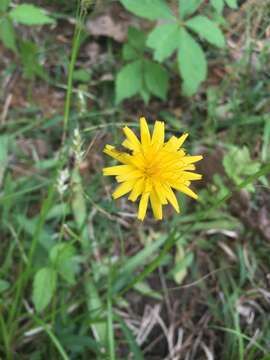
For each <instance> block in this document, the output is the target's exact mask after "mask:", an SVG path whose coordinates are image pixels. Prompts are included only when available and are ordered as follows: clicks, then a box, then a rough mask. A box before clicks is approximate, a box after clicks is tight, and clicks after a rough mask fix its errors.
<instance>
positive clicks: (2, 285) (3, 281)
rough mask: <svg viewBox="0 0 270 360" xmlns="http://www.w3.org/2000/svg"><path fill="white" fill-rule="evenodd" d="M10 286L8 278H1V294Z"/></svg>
mask: <svg viewBox="0 0 270 360" xmlns="http://www.w3.org/2000/svg"><path fill="white" fill-rule="evenodd" d="M9 287H10V284H9V282H7V281H6V280H2V279H0V294H1V293H2V292H5V291H6V290H7V289H8V288H9Z"/></svg>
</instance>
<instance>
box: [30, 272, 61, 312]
mask: <svg viewBox="0 0 270 360" xmlns="http://www.w3.org/2000/svg"><path fill="white" fill-rule="evenodd" d="M55 288H56V272H55V270H54V269H51V268H49V267H44V268H42V269H40V270H39V271H38V272H37V273H36V275H35V278H34V289H33V302H34V305H35V308H36V311H38V312H40V311H42V310H44V309H45V307H46V306H47V305H48V304H49V302H50V301H51V299H52V296H53V294H54V291H55Z"/></svg>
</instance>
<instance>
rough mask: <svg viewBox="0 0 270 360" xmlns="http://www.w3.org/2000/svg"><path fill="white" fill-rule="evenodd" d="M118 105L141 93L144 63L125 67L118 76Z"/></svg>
mask: <svg viewBox="0 0 270 360" xmlns="http://www.w3.org/2000/svg"><path fill="white" fill-rule="evenodd" d="M115 86H116V103H117V104H119V103H120V102H121V101H122V100H123V99H127V98H129V97H131V96H134V95H135V94H137V93H139V92H140V90H141V88H142V62H141V61H140V60H138V61H134V62H132V63H130V64H127V65H125V66H124V67H123V68H122V69H121V70H120V71H119V73H118V74H117V76H116V83H115Z"/></svg>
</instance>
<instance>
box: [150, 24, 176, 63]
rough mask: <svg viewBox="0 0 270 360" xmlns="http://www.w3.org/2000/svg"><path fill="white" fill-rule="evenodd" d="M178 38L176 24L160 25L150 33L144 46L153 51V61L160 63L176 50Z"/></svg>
mask: <svg viewBox="0 0 270 360" xmlns="http://www.w3.org/2000/svg"><path fill="white" fill-rule="evenodd" d="M179 37H180V27H179V25H178V24H177V23H173V24H165V25H160V26H157V27H155V28H154V30H152V31H151V32H150V34H149V35H148V38H147V42H146V44H147V46H149V47H150V48H152V49H154V59H155V60H157V61H160V62H162V61H164V60H165V59H166V58H167V57H169V56H170V55H171V54H172V53H173V52H174V51H175V50H176V49H177V47H178V42H179Z"/></svg>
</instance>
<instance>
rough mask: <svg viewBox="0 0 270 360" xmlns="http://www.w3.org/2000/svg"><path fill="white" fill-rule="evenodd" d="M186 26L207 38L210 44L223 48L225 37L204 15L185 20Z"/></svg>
mask: <svg viewBox="0 0 270 360" xmlns="http://www.w3.org/2000/svg"><path fill="white" fill-rule="evenodd" d="M185 24H186V26H187V27H188V28H189V29H191V30H193V31H194V32H196V33H197V34H198V35H199V36H201V37H202V38H204V39H205V40H207V41H208V42H209V43H210V44H212V45H215V46H217V47H220V48H223V47H224V46H225V38H224V36H223V34H222V31H221V30H220V29H219V28H218V26H217V25H216V24H215V23H214V22H213V21H211V20H210V19H208V18H207V17H206V16H202V15H198V16H194V17H193V18H192V19H190V20H188V21H186V23H185Z"/></svg>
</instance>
